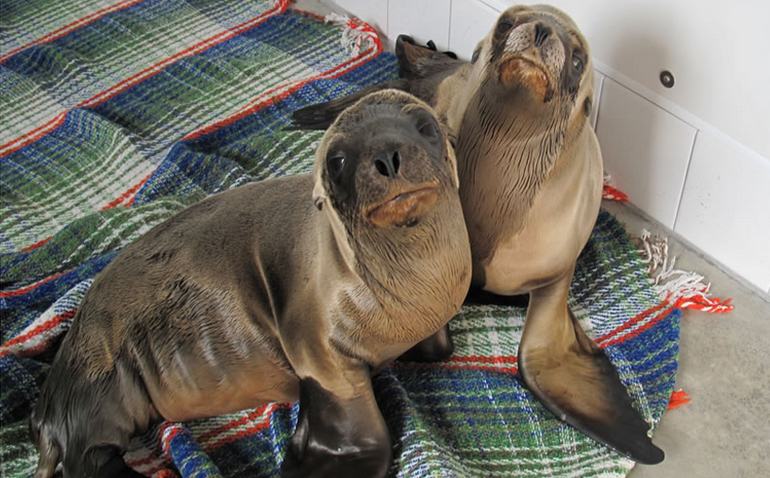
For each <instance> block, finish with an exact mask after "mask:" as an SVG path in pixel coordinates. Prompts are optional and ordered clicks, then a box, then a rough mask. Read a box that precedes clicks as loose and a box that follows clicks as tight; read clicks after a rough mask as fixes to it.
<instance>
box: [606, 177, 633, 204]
mask: <svg viewBox="0 0 770 478" xmlns="http://www.w3.org/2000/svg"><path fill="white" fill-rule="evenodd" d="M602 199H609V200H610V201H618V202H628V194H626V193H624V192H623V191H621V190H620V189H618V188H616V187H614V186H613V185H612V176H610V175H609V174H607V173H605V174H604V188H603V190H602Z"/></svg>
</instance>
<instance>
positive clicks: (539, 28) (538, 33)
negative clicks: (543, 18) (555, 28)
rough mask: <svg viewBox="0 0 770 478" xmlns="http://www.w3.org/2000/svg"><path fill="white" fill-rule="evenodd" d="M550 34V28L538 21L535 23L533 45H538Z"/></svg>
mask: <svg viewBox="0 0 770 478" xmlns="http://www.w3.org/2000/svg"><path fill="white" fill-rule="evenodd" d="M550 34H551V28H550V27H548V26H546V25H544V24H542V23H538V24H536V25H535V46H537V47H539V46H540V45H542V44H543V42H545V40H546V39H547V38H548V36H549V35H550Z"/></svg>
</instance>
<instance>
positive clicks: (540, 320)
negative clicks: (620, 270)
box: [519, 274, 664, 464]
mask: <svg viewBox="0 0 770 478" xmlns="http://www.w3.org/2000/svg"><path fill="white" fill-rule="evenodd" d="M571 277H572V274H569V275H568V277H567V278H565V279H562V280H560V281H559V282H557V283H555V284H552V285H549V286H546V287H543V288H541V289H537V290H534V291H533V292H532V294H531V298H530V303H529V309H528V311H527V319H526V323H525V326H524V334H523V336H522V340H521V344H520V345H519V371H520V374H521V376H522V378H523V379H524V382H525V383H526V384H527V387H529V389H530V391H531V392H532V393H533V394H534V395H535V396H536V397H537V398H538V399H539V400H540V401H541V402H542V403H543V404H544V405H545V407H546V408H548V409H549V410H550V411H551V412H553V413H554V414H555V415H556V416H557V417H559V418H560V419H561V420H563V421H565V422H567V423H569V424H570V425H572V426H574V427H575V428H577V429H578V430H580V431H582V432H584V433H585V434H587V435H589V436H590V437H592V438H594V439H596V440H599V441H601V442H603V443H606V444H607V445H609V446H611V447H613V448H615V449H616V450H618V451H619V452H621V453H623V454H625V455H627V456H629V457H630V458H632V459H633V460H635V461H638V462H640V463H644V464H655V463H659V462H661V461H662V460H663V457H664V454H663V451H662V450H661V449H660V448H658V447H656V446H655V445H654V444H653V443H652V441H651V440H650V438H649V436H648V435H647V433H648V430H649V428H650V427H649V425H648V424H647V423H646V422H645V421H644V419H643V418H642V417H641V415H640V414H639V412H637V411H636V409H634V406H633V404H632V402H631V398H630V397H629V396H628V394H627V392H626V389H625V387H624V386H623V384H622V383H621V381H620V378H619V377H618V374H617V372H616V371H615V368H614V367H613V366H612V364H611V363H610V361H609V359H607V356H606V355H605V354H604V352H603V351H602V350H601V349H599V347H598V346H597V345H596V344H595V343H594V342H593V341H592V340H591V339H590V338H588V336H587V335H586V334H585V332H584V331H583V329H582V328H581V326H580V324H579V323H578V322H577V320H576V319H575V317H574V315H573V314H572V313H571V312H570V311H569V309H568V307H567V292H568V288H569V280H570V279H571Z"/></svg>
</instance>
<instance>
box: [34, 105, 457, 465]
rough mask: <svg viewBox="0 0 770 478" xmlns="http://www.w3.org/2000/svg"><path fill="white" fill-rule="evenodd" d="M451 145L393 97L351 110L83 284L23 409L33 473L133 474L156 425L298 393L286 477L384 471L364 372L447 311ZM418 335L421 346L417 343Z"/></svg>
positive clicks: (452, 246)
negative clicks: (267, 176)
mask: <svg viewBox="0 0 770 478" xmlns="http://www.w3.org/2000/svg"><path fill="white" fill-rule="evenodd" d="M457 187H458V183H457V174H456V164H455V159H454V154H453V150H452V148H451V147H450V146H449V143H448V141H447V138H446V136H445V135H444V134H443V133H442V130H441V129H440V127H439V124H438V122H437V119H436V117H435V116H434V114H433V112H432V110H431V109H430V107H429V106H427V105H426V104H424V103H423V102H422V101H420V100H418V99H416V98H414V97H412V96H410V95H407V94H405V93H403V92H400V91H395V90H391V91H384V92H379V93H374V94H372V95H370V96H367V97H365V98H363V99H362V100H361V101H359V102H357V103H356V104H355V105H353V106H352V107H351V108H349V109H348V110H347V111H346V112H345V113H343V114H342V115H340V117H339V118H338V119H337V120H336V121H335V123H334V124H333V125H332V126H331V128H330V129H329V130H328V131H327V132H326V134H325V135H324V137H323V140H322V141H321V144H320V146H319V147H318V150H317V153H316V162H315V171H314V174H313V175H310V174H307V175H300V176H293V177H285V178H280V179H273V180H267V181H264V182H260V183H252V184H249V185H246V186H243V187H239V188H236V189H233V190H230V191H227V192H224V193H221V194H218V195H215V196H212V197H210V198H208V199H205V200H203V201H201V202H200V203H198V204H196V205H193V206H192V207H190V208H188V209H186V210H185V211H182V212H181V213H179V214H178V215H176V216H174V217H173V218H171V219H169V220H168V221H166V222H164V223H162V224H160V225H158V226H157V227H155V228H153V229H152V230H151V231H150V232H148V233H147V234H146V235H145V236H143V237H142V238H140V239H139V240H137V241H136V242H135V243H133V244H131V245H130V246H128V247H126V248H125V250H123V251H122V252H121V253H120V254H119V255H118V256H117V257H116V258H115V260H113V261H112V263H110V265H109V266H108V267H107V268H106V269H105V270H104V271H103V272H102V273H101V274H99V276H98V277H97V278H96V280H95V281H94V284H93V286H92V287H91V288H90V290H89V291H88V294H87V295H86V297H85V298H84V300H83V303H82V305H81V307H80V309H79V310H78V313H77V315H76V317H75V319H74V322H73V324H72V328H71V329H70V331H69V332H68V333H67V335H66V337H65V338H64V340H63V342H62V345H61V347H60V349H59V351H58V353H57V355H56V357H55V359H54V362H53V365H52V367H51V372H50V374H49V376H48V378H47V380H46V382H45V384H44V386H43V388H42V394H41V397H40V399H39V400H38V402H37V404H36V406H35V408H34V412H33V415H32V418H31V429H32V431H33V437H34V439H35V442H36V443H37V446H38V449H39V451H40V460H39V464H38V468H37V473H36V475H35V476H36V477H38V478H43V477H50V476H52V475H53V473H54V469H55V467H56V466H57V464H58V463H59V462H62V463H63V470H64V477H65V478H69V477H91V476H95V477H115V476H134V475H136V473H135V472H133V470H131V469H130V468H128V467H127V466H126V464H125V463H124V461H123V459H122V456H121V455H122V453H123V452H124V451H125V449H126V446H127V445H128V441H129V438H130V437H131V436H132V435H133V434H135V433H137V432H139V431H141V430H145V429H147V427H148V426H149V425H150V423H151V422H153V421H155V420H157V419H160V418H163V419H166V420H173V421H178V420H189V419H194V418H198V417H206V416H212V415H218V414H222V413H227V412H232V411H236V410H240V409H243V408H247V407H253V406H256V405H258V404H260V403H264V402H268V401H293V400H297V399H299V401H300V416H299V422H298V425H297V428H296V431H295V432H294V435H293V437H292V439H291V443H290V447H289V450H288V452H287V457H286V459H285V461H284V464H283V467H282V473H283V476H291V477H306V476H324V477H326V476H328V477H346V476H353V477H356V478H357V477H359V476H383V475H384V474H385V472H386V470H387V468H388V466H389V465H390V458H391V443H390V437H389V435H388V430H387V428H386V426H385V422H384V420H383V418H382V416H381V414H380V411H379V410H378V408H377V403H376V401H375V399H374V395H373V393H372V386H371V381H370V376H371V374H372V373H373V372H374V371H376V370H378V369H380V368H381V367H382V366H383V365H384V364H386V363H388V362H389V361H391V360H393V359H395V358H396V357H398V356H399V355H400V354H402V353H403V352H405V351H406V350H408V349H410V348H411V347H412V346H414V345H415V344H417V343H418V342H420V341H421V340H423V339H426V338H428V337H429V336H430V335H431V334H434V333H435V332H437V331H440V329H441V328H442V327H443V326H444V325H445V324H446V323H447V321H448V320H449V319H450V318H451V317H452V315H454V314H455V313H456V312H457V310H458V309H459V308H460V306H461V304H462V301H463V298H464V297H465V295H466V293H467V290H468V287H469V284H470V278H471V259H470V245H469V242H468V235H467V230H466V227H465V223H464V221H463V216H462V206H461V205H460V199H459V196H458V191H457ZM429 341H430V339H428V342H429Z"/></svg>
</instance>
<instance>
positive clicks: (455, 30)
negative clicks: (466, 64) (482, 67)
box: [449, 0, 499, 59]
mask: <svg viewBox="0 0 770 478" xmlns="http://www.w3.org/2000/svg"><path fill="white" fill-rule="evenodd" d="M498 15H499V14H498V13H497V11H495V10H493V9H492V8H490V7H488V6H487V5H484V4H483V3H480V2H478V1H476V0H452V14H451V25H450V27H449V48H450V49H451V50H452V51H454V52H455V53H457V54H458V55H460V56H461V57H463V58H465V59H470V57H471V55H472V54H473V50H474V49H475V48H476V45H477V44H478V42H479V40H481V39H482V38H483V37H484V35H486V34H487V32H489V30H490V29H491V28H492V25H494V24H495V20H496V19H497V17H498Z"/></svg>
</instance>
